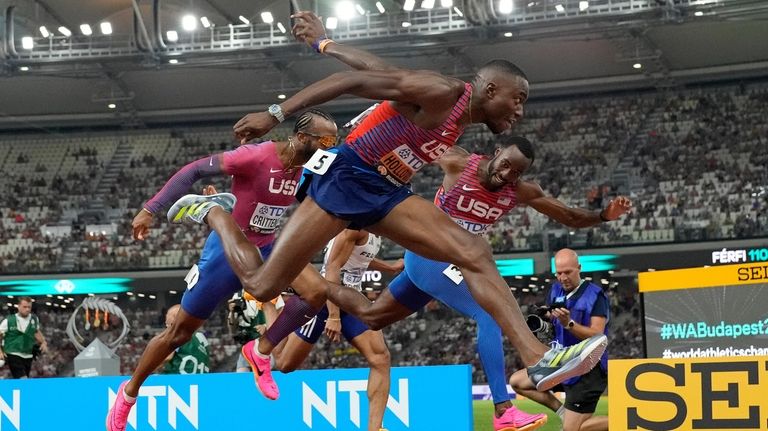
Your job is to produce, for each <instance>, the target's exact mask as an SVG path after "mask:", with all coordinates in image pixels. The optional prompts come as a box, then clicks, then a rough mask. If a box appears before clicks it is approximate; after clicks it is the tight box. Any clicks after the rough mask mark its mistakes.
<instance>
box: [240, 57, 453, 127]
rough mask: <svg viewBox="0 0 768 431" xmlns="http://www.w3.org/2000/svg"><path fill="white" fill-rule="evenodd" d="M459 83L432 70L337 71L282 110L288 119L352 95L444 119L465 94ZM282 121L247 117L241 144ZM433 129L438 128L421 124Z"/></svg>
mask: <svg viewBox="0 0 768 431" xmlns="http://www.w3.org/2000/svg"><path fill="white" fill-rule="evenodd" d="M457 82H458V81H456V80H454V79H452V78H448V77H446V76H444V75H441V74H439V73H435V72H431V71H412V70H402V69H395V70H387V71H380V70H375V71H373V70H371V71H349V72H338V73H334V74H333V75H331V76H329V77H328V78H325V79H323V80H322V81H318V82H316V83H314V84H312V85H310V86H309V87H306V88H304V89H303V90H301V91H299V92H298V93H296V94H295V95H294V96H293V97H291V98H289V99H288V100H286V101H285V102H283V103H282V104H281V105H280V107H281V109H282V111H283V115H285V116H286V117H288V116H290V115H292V114H294V113H296V112H298V111H300V110H302V109H306V108H310V107H313V106H317V105H319V104H322V103H325V102H328V101H330V100H333V99H335V98H337V97H339V96H341V95H342V94H351V95H354V96H359V97H364V98H366V99H372V100H392V101H396V102H401V103H408V104H413V105H417V106H418V107H419V108H420V109H421V110H423V111H425V112H433V113H436V114H439V115H440V118H443V115H442V114H444V113H445V112H447V111H448V110H449V109H450V108H451V107H452V106H453V104H454V103H455V102H456V99H457V98H458V97H459V91H462V88H460V87H461V86H460V85H457ZM278 124H279V122H278V121H277V119H276V118H275V117H273V116H272V115H270V114H269V113H268V112H257V113H253V114H248V115H246V116H245V117H243V118H242V119H240V121H238V122H237V124H235V127H234V132H235V136H236V137H237V138H238V139H240V141H241V142H244V141H245V142H247V141H249V140H251V139H254V138H258V137H260V136H264V134H266V133H267V132H269V131H270V130H272V128H274V127H275V126H277V125H278ZM419 126H421V127H425V128H428V127H429V128H431V127H436V126H437V125H428V124H419Z"/></svg>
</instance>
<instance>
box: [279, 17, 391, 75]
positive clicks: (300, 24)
mask: <svg viewBox="0 0 768 431" xmlns="http://www.w3.org/2000/svg"><path fill="white" fill-rule="evenodd" d="M291 18H293V19H294V20H296V23H295V24H294V25H293V30H292V33H293V36H294V37H295V38H296V40H298V41H299V42H304V43H306V44H307V45H309V46H310V47H312V49H314V50H316V51H319V52H320V53H322V54H325V55H330V56H331V57H334V58H336V59H337V60H339V61H341V62H342V63H344V64H346V65H348V66H350V67H352V68H354V69H357V70H393V69H397V67H395V66H393V65H391V64H389V63H387V62H386V61H384V59H383V58H381V57H377V56H375V55H373V54H371V53H370V52H368V51H363V50H362V49H357V48H353V47H351V46H347V45H342V44H340V43H338V42H336V41H332V40H331V39H328V36H327V35H326V33H325V28H324V27H323V22H322V21H321V20H320V18H319V17H318V16H317V15H315V14H314V13H312V12H308V11H301V12H297V13H295V14H293V15H291ZM320 43H322V44H323V45H322V49H321V46H320Z"/></svg>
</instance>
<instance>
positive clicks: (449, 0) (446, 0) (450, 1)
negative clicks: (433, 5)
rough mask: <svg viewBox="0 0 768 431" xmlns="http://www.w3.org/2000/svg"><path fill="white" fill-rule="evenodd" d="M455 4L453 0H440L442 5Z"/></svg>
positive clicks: (449, 5)
mask: <svg viewBox="0 0 768 431" xmlns="http://www.w3.org/2000/svg"><path fill="white" fill-rule="evenodd" d="M451 6H453V0H440V7H451Z"/></svg>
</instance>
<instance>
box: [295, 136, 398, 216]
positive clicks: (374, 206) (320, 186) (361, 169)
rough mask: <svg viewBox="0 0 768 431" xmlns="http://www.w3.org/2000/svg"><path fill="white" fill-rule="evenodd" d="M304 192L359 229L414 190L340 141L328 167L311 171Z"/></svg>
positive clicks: (384, 214)
mask: <svg viewBox="0 0 768 431" xmlns="http://www.w3.org/2000/svg"><path fill="white" fill-rule="evenodd" d="M307 194H308V195H309V196H310V197H311V198H312V199H313V200H314V201H315V202H317V204H318V205H319V206H320V208H322V209H324V210H325V211H326V212H327V213H329V214H332V215H334V216H336V217H338V218H340V219H342V220H348V221H350V222H351V223H350V225H349V228H350V229H362V228H365V227H366V226H370V225H372V224H376V223H378V222H379V221H381V219H383V218H384V217H386V215H387V214H389V212H390V211H392V208H394V207H395V206H397V204H399V203H400V202H402V201H404V200H405V199H406V198H408V197H409V196H411V195H412V194H413V192H411V190H410V187H408V186H397V185H395V184H393V183H391V182H390V181H389V180H387V179H386V178H385V177H383V176H381V175H380V174H379V173H378V172H377V171H376V169H375V168H374V167H372V166H371V165H369V164H368V163H366V162H365V161H364V160H363V159H361V158H360V156H358V155H357V153H355V152H354V150H352V149H351V148H349V147H348V146H346V145H342V146H340V147H339V153H338V156H337V157H336V158H335V159H334V160H333V162H332V164H331V166H330V168H329V169H328V171H327V172H326V173H325V174H323V175H318V174H313V175H312V181H311V183H310V184H309V190H308V191H307Z"/></svg>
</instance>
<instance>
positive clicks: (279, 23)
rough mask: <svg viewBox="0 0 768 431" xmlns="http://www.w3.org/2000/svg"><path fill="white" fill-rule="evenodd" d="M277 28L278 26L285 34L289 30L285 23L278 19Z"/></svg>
mask: <svg viewBox="0 0 768 431" xmlns="http://www.w3.org/2000/svg"><path fill="white" fill-rule="evenodd" d="M277 28H278V30H280V33H283V34H285V33H286V31H287V30H286V29H285V26H284V25H283V23H282V22H279V21H278V23H277Z"/></svg>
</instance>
